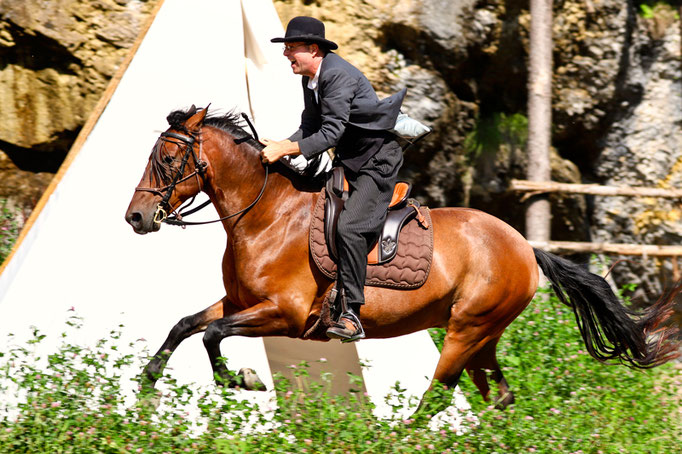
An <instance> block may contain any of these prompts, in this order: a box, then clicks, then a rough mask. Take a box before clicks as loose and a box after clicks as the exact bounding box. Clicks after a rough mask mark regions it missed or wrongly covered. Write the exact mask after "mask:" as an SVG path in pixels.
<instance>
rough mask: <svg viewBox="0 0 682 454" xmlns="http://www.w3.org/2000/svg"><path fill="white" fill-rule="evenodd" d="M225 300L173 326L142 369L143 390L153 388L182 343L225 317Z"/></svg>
mask: <svg viewBox="0 0 682 454" xmlns="http://www.w3.org/2000/svg"><path fill="white" fill-rule="evenodd" d="M226 298H227V297H225V298H223V299H221V300H220V301H218V302H217V303H215V304H213V305H211V306H209V307H207V308H206V309H204V310H203V311H201V312H197V313H196V314H194V315H189V316H187V317H184V318H183V319H182V320H180V321H179V322H178V323H176V324H175V326H174V327H173V329H171V330H170V333H168V337H167V338H166V341H165V342H164V343H163V345H162V346H161V348H160V349H159V351H158V352H156V354H155V355H154V357H153V358H152V359H151V361H149V364H147V366H146V367H145V368H144V372H143V376H142V379H143V382H142V386H143V388H144V389H146V390H150V389H153V388H154V385H155V384H156V381H157V380H158V379H159V378H160V377H161V375H162V374H163V370H164V368H165V367H166V364H167V363H168V359H169V358H170V357H171V355H172V354H173V352H174V351H175V349H176V348H178V346H179V345H180V344H181V343H182V341H184V340H185V339H187V338H188V337H190V336H191V335H193V334H196V333H200V332H202V331H204V330H205V329H206V327H207V326H208V325H209V324H210V323H211V322H213V321H215V320H218V319H221V318H223V317H224V316H225V309H224V308H225V306H226V304H227V303H228V302H227V300H226Z"/></svg>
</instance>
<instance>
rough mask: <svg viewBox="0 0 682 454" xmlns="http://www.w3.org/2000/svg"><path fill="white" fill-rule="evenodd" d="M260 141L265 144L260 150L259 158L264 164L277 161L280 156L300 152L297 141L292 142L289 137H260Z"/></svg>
mask: <svg viewBox="0 0 682 454" xmlns="http://www.w3.org/2000/svg"><path fill="white" fill-rule="evenodd" d="M260 143H262V144H263V145H265V148H263V151H261V152H260V157H261V160H262V161H263V162H264V163H265V164H272V163H273V162H277V161H279V159H280V158H281V157H282V156H288V155H298V154H301V151H300V149H299V148H298V142H292V141H291V140H289V139H286V140H282V141H279V142H278V141H276V140H269V139H261V140H260Z"/></svg>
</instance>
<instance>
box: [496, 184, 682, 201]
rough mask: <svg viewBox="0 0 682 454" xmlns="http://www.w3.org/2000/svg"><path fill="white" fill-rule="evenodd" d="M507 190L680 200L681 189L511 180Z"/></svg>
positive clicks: (532, 193)
mask: <svg viewBox="0 0 682 454" xmlns="http://www.w3.org/2000/svg"><path fill="white" fill-rule="evenodd" d="M509 189H510V190H512V191H520V192H528V193H529V195H526V196H524V198H527V197H529V196H530V195H534V194H543V193H547V192H566V193H570V194H592V195H603V196H625V197H663V198H669V199H682V189H662V188H642V187H636V186H601V185H598V184H574V183H557V182H554V181H529V180H511V182H510V185H509Z"/></svg>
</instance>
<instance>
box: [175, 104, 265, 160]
mask: <svg viewBox="0 0 682 454" xmlns="http://www.w3.org/2000/svg"><path fill="white" fill-rule="evenodd" d="M195 113H196V110H195V109H194V108H189V109H186V110H174V111H172V112H171V113H169V114H168V116H167V117H166V120H167V121H168V124H169V125H170V127H171V128H173V129H177V130H179V131H182V130H184V124H185V122H186V121H187V120H189V118H190V117H191V116H192V115H194V114H195ZM204 124H205V125H206V126H213V127H215V128H218V129H222V130H223V131H225V132H228V133H230V134H231V135H233V136H234V138H235V139H238V140H240V139H245V140H243V142H246V143H248V144H249V145H251V146H252V147H254V148H255V149H256V150H258V151H260V150H262V149H263V148H265V147H264V145H263V144H262V143H260V142H258V141H257V140H255V139H254V138H253V136H252V135H251V134H250V133H249V132H247V131H246V130H245V129H244V127H245V126H246V124H245V121H244V120H243V119H242V116H241V113H239V112H237V111H236V110H234V109H233V110H230V111H229V112H227V113H219V112H212V113H208V114H207V115H206V118H204ZM241 141H242V140H240V142H241Z"/></svg>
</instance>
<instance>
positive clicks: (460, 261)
mask: <svg viewBox="0 0 682 454" xmlns="http://www.w3.org/2000/svg"><path fill="white" fill-rule="evenodd" d="M431 219H432V222H433V225H434V260H435V261H437V262H438V263H437V265H438V266H436V267H435V268H436V269H440V270H443V271H444V272H446V273H449V274H450V278H451V279H454V280H455V281H456V285H457V286H458V287H459V289H460V293H462V294H463V295H470V294H474V293H475V294H481V293H486V292H487V293H489V294H490V295H489V297H490V298H496V297H498V296H499V297H502V295H503V294H508V295H519V297H520V298H530V297H531V296H532V295H533V294H534V293H535V291H536V289H537V282H538V269H537V263H536V260H535V254H534V252H533V248H532V247H531V246H530V244H529V243H528V241H526V239H525V238H524V237H523V236H522V235H521V234H520V233H519V232H518V231H517V230H515V229H514V228H513V227H511V226H510V225H509V224H507V223H506V222H504V221H502V220H501V219H499V218H496V217H495V216H492V215H490V214H488V213H485V212H483V211H479V210H475V209H471V208H436V209H433V210H431ZM493 295H494V296H493Z"/></svg>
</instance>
